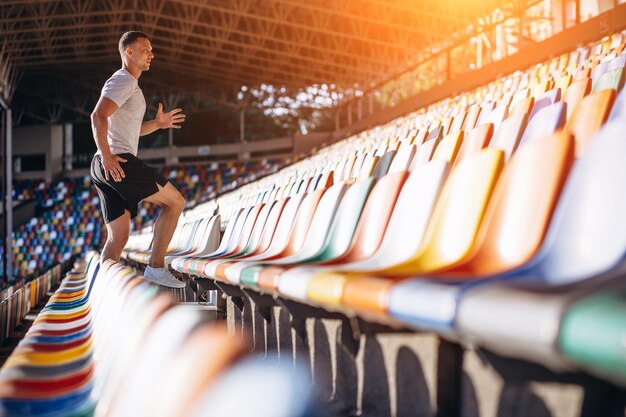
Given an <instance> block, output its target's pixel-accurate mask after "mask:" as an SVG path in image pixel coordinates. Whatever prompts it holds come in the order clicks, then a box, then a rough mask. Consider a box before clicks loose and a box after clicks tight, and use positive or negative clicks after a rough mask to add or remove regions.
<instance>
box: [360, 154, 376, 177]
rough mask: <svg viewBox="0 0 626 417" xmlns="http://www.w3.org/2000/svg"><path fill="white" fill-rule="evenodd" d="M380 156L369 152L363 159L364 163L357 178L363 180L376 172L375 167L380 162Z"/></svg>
mask: <svg viewBox="0 0 626 417" xmlns="http://www.w3.org/2000/svg"><path fill="white" fill-rule="evenodd" d="M379 159H380V157H379V156H376V155H373V154H371V153H368V154H367V156H366V157H365V159H364V160H363V165H361V168H360V169H359V173H358V175H357V176H356V178H355V179H356V180H362V179H364V178H367V177H369V176H370V175H372V172H374V167H376V164H378V160H379Z"/></svg>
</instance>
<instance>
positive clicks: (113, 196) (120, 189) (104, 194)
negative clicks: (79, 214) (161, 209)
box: [91, 153, 167, 223]
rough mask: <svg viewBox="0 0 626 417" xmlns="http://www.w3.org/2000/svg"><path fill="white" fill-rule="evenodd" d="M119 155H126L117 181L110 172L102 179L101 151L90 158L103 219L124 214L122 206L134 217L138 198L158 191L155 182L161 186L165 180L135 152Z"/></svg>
mask: <svg viewBox="0 0 626 417" xmlns="http://www.w3.org/2000/svg"><path fill="white" fill-rule="evenodd" d="M118 156H120V157H122V158H124V159H126V162H120V166H121V167H122V169H123V170H124V175H125V178H122V181H120V182H115V181H113V177H112V176H111V175H109V180H108V181H107V180H106V179H105V177H104V170H103V169H102V162H101V156H100V155H95V156H94V157H93V159H92V160H91V180H92V181H93V183H94V185H95V186H96V190H98V195H99V196H100V204H101V205H102V214H103V216H104V221H105V223H110V222H112V221H113V220H115V219H117V218H118V217H120V216H121V215H123V214H124V210H128V211H129V212H130V217H131V219H132V218H134V217H136V216H137V207H138V205H139V202H140V201H141V200H143V199H144V198H146V197H150V196H151V195H152V194H154V193H156V192H158V191H159V188H158V187H157V184H159V185H160V186H161V187H165V185H166V184H167V180H166V179H165V178H163V176H162V175H161V174H159V173H158V172H157V171H156V170H155V169H154V168H152V167H151V166H149V165H147V164H146V163H145V162H143V161H142V160H141V159H139V158H137V157H136V156H135V155H133V154H131V153H122V154H119V155H118Z"/></svg>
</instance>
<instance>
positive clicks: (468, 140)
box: [455, 123, 493, 165]
mask: <svg viewBox="0 0 626 417" xmlns="http://www.w3.org/2000/svg"><path fill="white" fill-rule="evenodd" d="M492 136H493V125H492V124H491V123H487V124H484V125H482V126H478V127H476V128H474V129H472V130H470V131H469V132H468V133H467V135H466V136H465V138H464V139H463V144H462V145H461V149H459V153H458V155H457V157H456V161H455V165H456V164H458V163H459V162H460V161H462V160H463V159H464V158H466V157H467V156H469V155H471V154H474V153H476V152H478V151H480V150H481V149H483V148H485V147H486V146H487V144H489V141H490V140H491V137H492Z"/></svg>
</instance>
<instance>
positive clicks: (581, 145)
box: [564, 89, 615, 156]
mask: <svg viewBox="0 0 626 417" xmlns="http://www.w3.org/2000/svg"><path fill="white" fill-rule="evenodd" d="M613 101H615V90H612V89H609V90H602V91H598V92H597V93H592V94H590V95H588V96H586V97H585V98H583V99H582V100H581V101H580V102H579V103H578V104H577V106H576V108H575V109H574V111H573V112H572V114H571V116H569V117H568V119H567V122H566V123H565V127H564V129H565V130H567V131H568V132H571V133H572V134H573V135H574V139H576V155H577V156H581V155H582V154H583V152H584V151H585V148H586V146H587V144H588V142H589V140H590V139H591V138H592V137H593V136H594V135H595V133H596V132H597V131H598V129H600V127H601V126H602V124H603V123H604V122H605V121H606V119H607V118H608V116H609V112H610V111H611V106H612V105H613ZM568 106H569V104H568ZM568 112H569V109H568Z"/></svg>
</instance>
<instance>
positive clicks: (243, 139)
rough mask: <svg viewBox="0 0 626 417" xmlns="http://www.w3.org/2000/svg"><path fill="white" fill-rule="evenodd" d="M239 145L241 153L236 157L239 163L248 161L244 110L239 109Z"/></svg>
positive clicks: (248, 153) (243, 108)
mask: <svg viewBox="0 0 626 417" xmlns="http://www.w3.org/2000/svg"><path fill="white" fill-rule="evenodd" d="M239 143H241V152H240V153H239V155H237V159H238V160H240V161H248V160H249V159H250V152H248V151H247V150H246V108H245V107H242V108H240V109H239Z"/></svg>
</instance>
